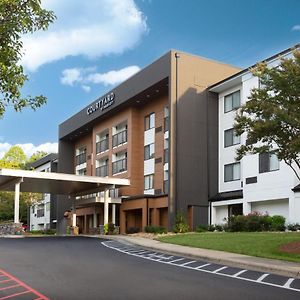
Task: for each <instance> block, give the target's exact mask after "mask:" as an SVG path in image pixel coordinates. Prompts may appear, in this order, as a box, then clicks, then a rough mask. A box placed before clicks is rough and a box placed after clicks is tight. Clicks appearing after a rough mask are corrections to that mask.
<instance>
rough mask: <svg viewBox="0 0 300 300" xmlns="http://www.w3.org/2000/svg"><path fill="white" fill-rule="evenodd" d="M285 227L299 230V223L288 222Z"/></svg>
mask: <svg viewBox="0 0 300 300" xmlns="http://www.w3.org/2000/svg"><path fill="white" fill-rule="evenodd" d="M287 229H288V230H290V231H297V230H300V224H299V223H294V224H288V226H287Z"/></svg>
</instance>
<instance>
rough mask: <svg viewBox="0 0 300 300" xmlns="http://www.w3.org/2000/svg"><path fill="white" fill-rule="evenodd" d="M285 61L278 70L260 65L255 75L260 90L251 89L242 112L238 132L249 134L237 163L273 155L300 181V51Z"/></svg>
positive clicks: (283, 60)
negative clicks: (258, 154)
mask: <svg viewBox="0 0 300 300" xmlns="http://www.w3.org/2000/svg"><path fill="white" fill-rule="evenodd" d="M293 56H294V57H293V58H289V59H283V58H282V59H281V60H280V63H279V65H278V67H275V68H270V67H268V66H267V64H266V63H259V64H258V65H257V66H256V67H255V68H254V69H253V70H252V73H253V74H254V75H255V76H257V77H258V79H259V82H260V87H259V88H254V89H252V90H251V94H250V96H249V98H248V101H247V102H246V104H244V105H243V106H242V107H241V108H240V109H239V111H238V113H237V115H236V118H235V124H234V129H235V131H236V134H237V135H241V134H243V133H246V134H247V143H246V145H241V146H240V147H239V148H238V150H237V157H236V159H237V160H240V159H241V158H242V157H244V156H245V155H246V154H255V153H266V152H272V153H274V154H276V155H277V157H278V159H279V160H283V161H284V162H285V163H286V164H287V165H289V166H290V167H291V168H292V169H293V171H294V173H295V175H296V176H297V178H298V179H299V180H300V157H299V153H300V51H296V50H295V51H294V52H293Z"/></svg>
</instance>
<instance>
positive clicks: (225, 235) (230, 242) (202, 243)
mask: <svg viewBox="0 0 300 300" xmlns="http://www.w3.org/2000/svg"><path fill="white" fill-rule="evenodd" d="M158 240H159V241H161V242H166V243H171V244H177V245H183V246H191V247H196V248H205V249H214V250H222V251H226V252H233V253H240V254H246V255H251V256H257V257H266V258H274V259H281V260H288V261H293V262H300V254H288V253H284V252H281V251H279V247H280V246H281V245H284V244H287V243H290V242H295V241H300V233H299V232H288V233H287V232H234V233H233V232H204V233H187V234H177V235H173V236H165V237H159V238H158Z"/></svg>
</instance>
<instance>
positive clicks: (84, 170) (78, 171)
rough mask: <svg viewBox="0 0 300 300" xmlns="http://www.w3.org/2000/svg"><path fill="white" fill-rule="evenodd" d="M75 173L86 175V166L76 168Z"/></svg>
mask: <svg viewBox="0 0 300 300" xmlns="http://www.w3.org/2000/svg"><path fill="white" fill-rule="evenodd" d="M76 175H81V176H84V175H86V168H84V169H80V170H77V171H76Z"/></svg>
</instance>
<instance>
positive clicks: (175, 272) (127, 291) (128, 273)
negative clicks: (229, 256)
mask: <svg viewBox="0 0 300 300" xmlns="http://www.w3.org/2000/svg"><path fill="white" fill-rule="evenodd" d="M103 242H104V243H103ZM107 246H110V247H107ZM127 248H128V249H129V248H130V247H127ZM118 249H119V250H118ZM120 249H123V250H120ZM124 249H126V246H124V247H121V246H120V245H119V246H118V247H116V244H114V245H112V244H111V245H110V244H109V243H108V242H107V241H104V240H100V239H91V238H83V237H78V238H72V237H66V238H63V237H50V238H26V239H0V269H2V270H4V271H6V272H7V273H9V274H11V275H12V276H14V277H16V278H17V279H18V280H21V281H23V282H25V283H26V284H27V285H28V286H29V287H30V288H32V289H33V290H34V291H37V292H39V293H41V294H43V295H45V296H47V297H48V298H49V299H59V300H60V299H67V300H68V299H70V300H74V299H139V300H140V299H164V300H168V299H201V300H202V299H230V300H234V299H245V300H246V299H249V300H250V299H251V300H254V299H264V300H267V299H272V300H276V299H278V300H279V299H280V300H282V299H289V300H290V299H299V297H300V292H297V291H293V290H288V289H284V288H280V287H275V286H269V285H265V284H260V283H257V282H251V281H245V280H240V279H237V278H232V277H228V276H220V275H219V274H216V273H213V271H212V272H211V271H209V272H198V271H196V270H193V269H192V268H184V267H182V266H176V265H175V264H176V262H174V265H173V264H168V263H161V262H159V261H154V260H151V259H144V258H143V257H138V256H136V255H132V254H134V253H142V252H143V251H142V250H141V249H138V250H137V251H136V252H134V251H135V250H134V249H129V250H130V255H128V253H126V251H124ZM127 252H128V251H127ZM144 255H146V253H144ZM160 255H161V254H160ZM166 257H167V256H166ZM157 259H160V258H159V257H157ZM170 259H171V258H170ZM177 259H179V258H177ZM174 260H175V258H174V259H172V260H171V261H174ZM162 261H163V260H162ZM180 262H181V263H180ZM186 262H188V261H185V260H180V261H178V263H177V264H178V265H179V264H181V265H183V264H185V263H186ZM195 264H196V263H194V265H193V263H190V264H187V265H186V266H188V265H189V266H190V267H192V266H195ZM221 268H222V267H221ZM219 269H220V268H219ZM220 272H222V270H220ZM3 295H4V294H1V290H0V299H1V297H2V298H3ZM25 296H26V295H23V296H22V295H20V296H19V297H15V298H11V299H13V300H16V299H23V300H25V299H37V298H34V297H32V298H29V295H27V296H26V297H27V298H26V297H25ZM3 299H4V298H3Z"/></svg>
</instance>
